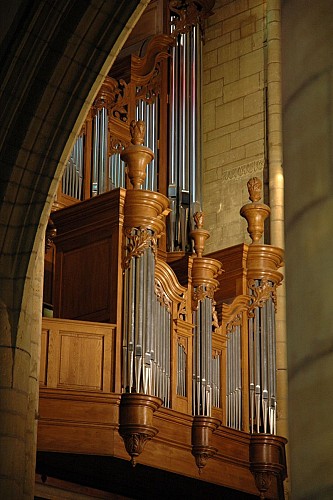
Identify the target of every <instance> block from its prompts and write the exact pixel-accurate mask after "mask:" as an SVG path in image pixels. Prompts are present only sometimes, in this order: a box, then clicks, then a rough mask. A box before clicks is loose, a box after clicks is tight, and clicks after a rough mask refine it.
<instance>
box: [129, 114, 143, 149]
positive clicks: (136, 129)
mask: <svg viewBox="0 0 333 500" xmlns="http://www.w3.org/2000/svg"><path fill="white" fill-rule="evenodd" d="M145 130H146V126H145V122H144V121H142V120H138V121H135V120H132V121H131V124H130V133H131V137H132V140H131V143H132V144H134V145H135V146H140V145H141V144H143V143H144V138H145Z"/></svg>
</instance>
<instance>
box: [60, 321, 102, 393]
mask: <svg viewBox="0 0 333 500" xmlns="http://www.w3.org/2000/svg"><path fill="white" fill-rule="evenodd" d="M59 333H60V366H59V384H58V385H59V387H66V386H67V387H70V386H71V387H74V388H76V389H81V388H82V387H85V388H89V389H96V390H102V389H103V357H104V356H103V350H104V342H103V341H104V338H103V337H104V336H102V335H101V336H97V335H90V334H88V333H80V334H77V333H73V332H65V331H62V332H59Z"/></svg>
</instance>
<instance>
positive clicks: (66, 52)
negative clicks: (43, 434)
mask: <svg viewBox="0 0 333 500" xmlns="http://www.w3.org/2000/svg"><path fill="white" fill-rule="evenodd" d="M7 3H8V6H7V5H6V4H7ZM9 4H10V5H9ZM147 4H148V0H141V1H136V0H107V1H106V0H94V1H87V0H74V1H67V0H57V1H56V2H54V1H47V0H40V1H39V2H31V1H30V0H14V1H11V2H3V3H2V4H1V9H2V11H3V12H2V13H1V17H2V19H5V20H6V21H5V23H4V29H3V31H2V33H1V34H0V43H1V53H0V85H1V105H0V131H1V133H0V152H1V153H0V155H1V156H0V157H1V169H0V213H1V216H0V304H1V307H0V326H1V325H5V328H1V332H2V333H1V332H0V366H1V370H0V377H1V380H0V392H1V394H0V448H1V456H0V478H1V487H0V492H1V493H3V495H4V496H5V497H6V498H8V499H10V498H25V497H26V498H30V497H31V496H32V494H33V485H32V483H33V477H34V476H33V475H34V455H35V445H34V443H35V437H36V432H35V423H34V421H35V420H34V419H35V412H36V408H37V403H38V384H37V379H38V376H37V374H38V351H39V332H40V322H41V314H40V313H41V300H42V299H41V297H42V292H41V288H42V287H41V280H42V267H41V266H42V255H43V251H42V250H43V244H42V243H43V238H44V231H45V225H46V222H47V218H48V215H49V211H50V207H51V203H52V199H53V196H54V194H55V192H56V187H57V184H58V181H59V179H60V177H61V175H62V172H63V169H64V166H65V162H66V159H67V156H68V155H69V153H70V150H71V148H72V145H73V142H74V140H75V136H76V134H77V133H78V132H79V130H80V128H81V125H82V123H83V121H84V118H85V115H86V113H87V111H88V109H89V108H90V106H91V104H92V101H93V99H94V96H95V95H96V93H97V91H98V89H99V87H100V85H101V84H102V82H103V80H104V78H105V76H106V74H107V72H108V70H109V69H110V67H111V65H112V62H113V61H114V59H115V57H116V55H117V53H118V52H119V50H120V48H121V46H122V44H123V43H124V41H125V40H126V38H127V36H128V34H129V33H130V31H131V29H132V28H133V26H134V25H135V22H136V21H137V20H138V18H139V17H140V15H141V13H142V12H143V10H144V8H145V7H146V5H147ZM13 429H15V431H13ZM0 496H2V495H0Z"/></svg>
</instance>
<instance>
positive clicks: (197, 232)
mask: <svg viewBox="0 0 333 500" xmlns="http://www.w3.org/2000/svg"><path fill="white" fill-rule="evenodd" d="M193 219H194V223H195V227H196V228H195V229H193V231H191V232H190V236H191V238H193V240H194V250H195V253H196V254H197V257H202V254H203V251H204V249H205V241H206V239H207V238H209V232H208V231H207V230H206V229H203V228H202V226H203V220H204V214H203V212H196V213H195V214H194V215H193Z"/></svg>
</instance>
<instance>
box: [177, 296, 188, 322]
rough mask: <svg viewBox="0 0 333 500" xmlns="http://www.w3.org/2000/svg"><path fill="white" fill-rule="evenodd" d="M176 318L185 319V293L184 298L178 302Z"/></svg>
mask: <svg viewBox="0 0 333 500" xmlns="http://www.w3.org/2000/svg"><path fill="white" fill-rule="evenodd" d="M177 318H178V319H181V320H184V321H185V319H186V293H185V294H184V299H183V300H182V301H181V302H179V305H178V311H177Z"/></svg>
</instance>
